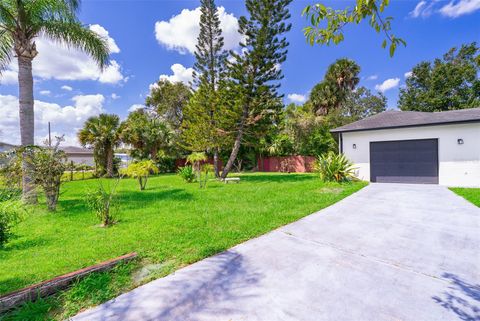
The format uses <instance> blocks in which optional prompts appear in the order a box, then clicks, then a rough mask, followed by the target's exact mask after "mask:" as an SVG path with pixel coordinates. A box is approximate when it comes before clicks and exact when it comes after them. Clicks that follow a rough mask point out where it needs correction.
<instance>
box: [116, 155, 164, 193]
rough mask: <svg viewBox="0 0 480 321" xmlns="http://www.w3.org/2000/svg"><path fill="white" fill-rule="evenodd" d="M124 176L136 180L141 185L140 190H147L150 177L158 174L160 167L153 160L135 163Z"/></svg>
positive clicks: (129, 166) (126, 170)
mask: <svg viewBox="0 0 480 321" xmlns="http://www.w3.org/2000/svg"><path fill="white" fill-rule="evenodd" d="M124 174H126V175H127V176H129V177H132V178H136V179H137V180H138V184H139V185H140V190H141V191H143V190H145V187H146V186H147V181H148V177H149V176H150V175H151V174H158V167H157V166H156V165H155V163H154V162H153V161H152V160H144V161H140V162H135V163H132V164H130V165H128V167H127V168H126V169H125V171H124Z"/></svg>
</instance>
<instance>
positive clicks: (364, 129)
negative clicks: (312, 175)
mask: <svg viewBox="0 0 480 321" xmlns="http://www.w3.org/2000/svg"><path fill="white" fill-rule="evenodd" d="M478 122H480V119H470V120H457V121H446V122H439V123H431V124H414V125H399V126H385V127H373V128H360V129H341V127H340V128H334V129H332V130H330V132H331V133H349V132H364V131H371V130H383V129H397V128H411V127H429V126H440V125H455V124H464V123H478Z"/></svg>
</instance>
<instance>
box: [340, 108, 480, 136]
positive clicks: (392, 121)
mask: <svg viewBox="0 0 480 321" xmlns="http://www.w3.org/2000/svg"><path fill="white" fill-rule="evenodd" d="M466 122H480V108H470V109H459V110H450V111H442V112H420V111H398V110H389V111H385V112H383V113H380V114H377V115H373V116H370V117H367V118H365V119H362V120H359V121H356V122H353V123H351V124H348V125H345V126H342V127H338V128H335V129H332V130H331V132H333V133H341V132H353V131H362V130H376V129H387V128H399V127H416V126H432V125H445V124H454V123H466Z"/></svg>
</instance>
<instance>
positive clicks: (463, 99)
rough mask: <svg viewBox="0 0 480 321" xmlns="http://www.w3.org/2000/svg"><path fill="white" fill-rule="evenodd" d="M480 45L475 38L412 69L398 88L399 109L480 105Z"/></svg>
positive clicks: (418, 109) (451, 107) (472, 106)
mask: <svg viewBox="0 0 480 321" xmlns="http://www.w3.org/2000/svg"><path fill="white" fill-rule="evenodd" d="M479 75H480V48H479V47H478V46H477V44H476V43H475V42H473V43H471V44H466V45H462V46H461V48H460V49H457V48H452V49H450V50H449V51H448V52H447V53H446V54H444V55H443V57H442V58H437V59H435V60H434V61H433V62H428V61H423V62H421V63H419V64H417V65H416V66H415V67H413V69H412V74H411V76H409V77H408V78H407V80H406V87H405V88H401V89H400V98H399V101H398V105H399V107H400V109H402V110H414V111H426V112H432V111H446V110H455V109H463V108H475V107H479V106H480V78H479Z"/></svg>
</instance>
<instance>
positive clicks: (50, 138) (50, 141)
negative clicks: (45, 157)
mask: <svg viewBox="0 0 480 321" xmlns="http://www.w3.org/2000/svg"><path fill="white" fill-rule="evenodd" d="M48 146H49V147H52V135H51V133H50V122H48Z"/></svg>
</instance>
